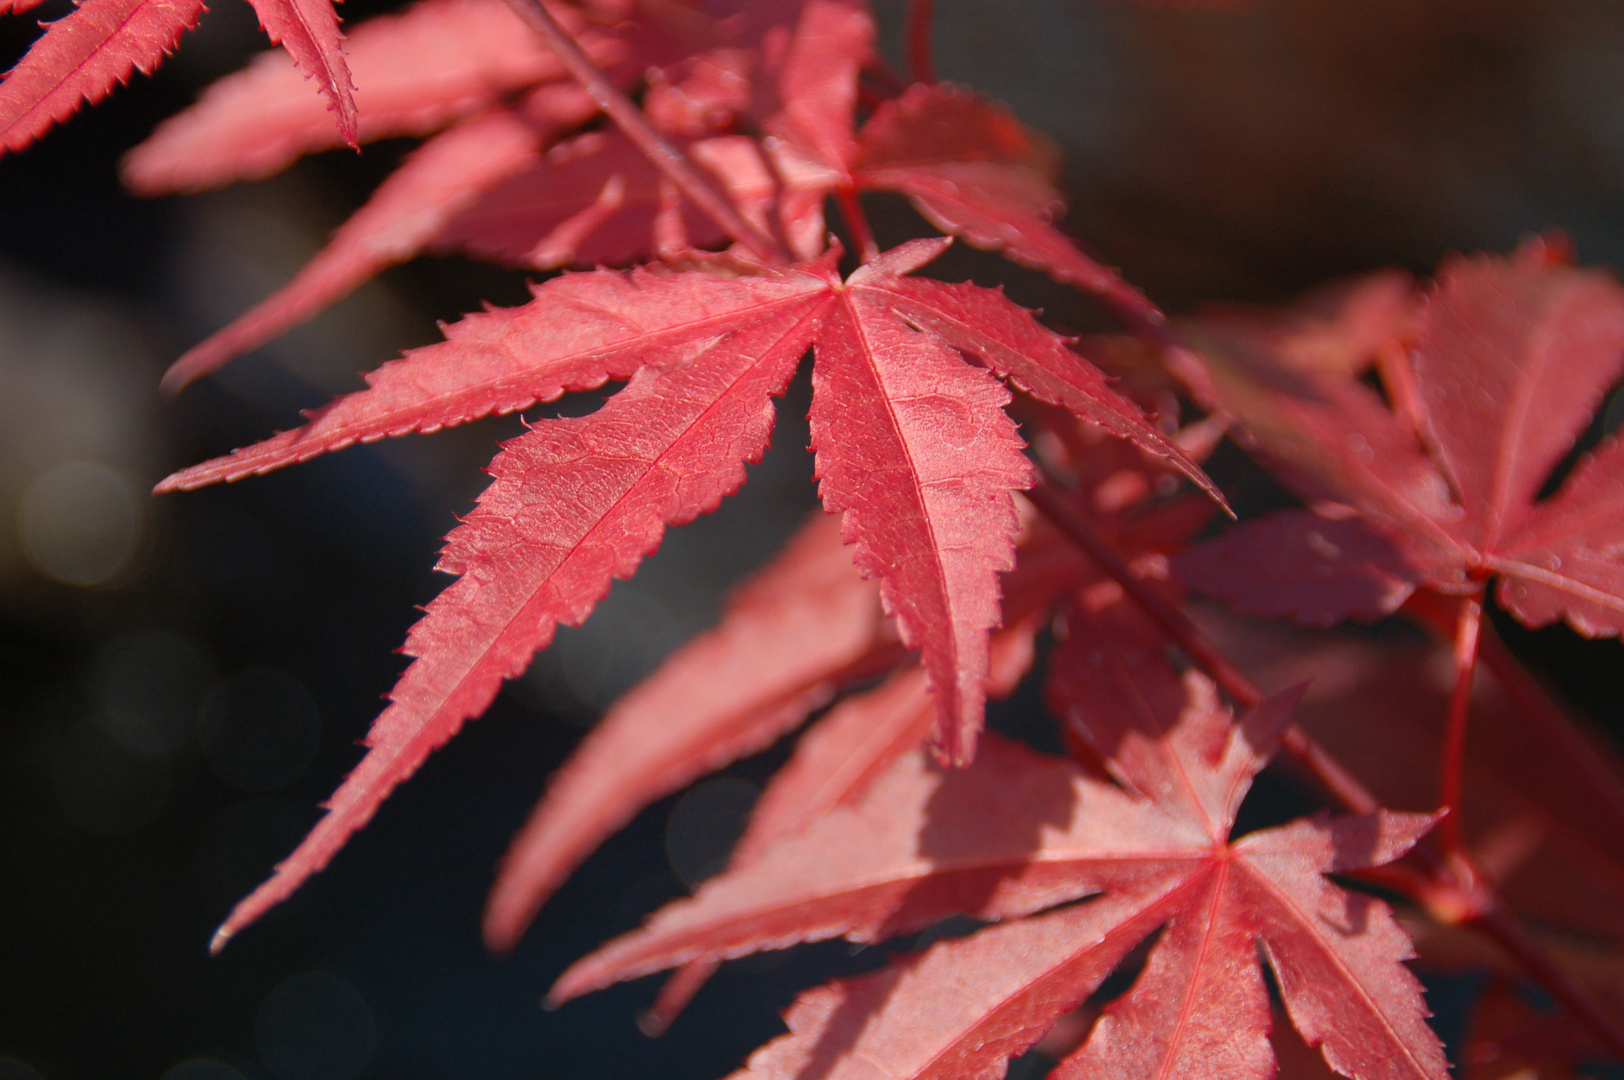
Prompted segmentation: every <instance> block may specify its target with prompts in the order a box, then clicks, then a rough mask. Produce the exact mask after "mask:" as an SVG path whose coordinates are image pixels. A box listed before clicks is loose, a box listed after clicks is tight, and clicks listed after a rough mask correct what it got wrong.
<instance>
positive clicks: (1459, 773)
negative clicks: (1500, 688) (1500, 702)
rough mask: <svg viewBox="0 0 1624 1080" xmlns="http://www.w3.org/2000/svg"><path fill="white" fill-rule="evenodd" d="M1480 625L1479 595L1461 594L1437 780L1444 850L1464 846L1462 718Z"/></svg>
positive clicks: (1467, 709)
mask: <svg viewBox="0 0 1624 1080" xmlns="http://www.w3.org/2000/svg"><path fill="white" fill-rule="evenodd" d="M1482 625H1483V601H1482V599H1481V598H1480V597H1478V596H1467V597H1463V598H1462V599H1461V603H1460V617H1459V619H1458V620H1457V621H1456V624H1455V688H1454V690H1452V691H1451V692H1450V695H1449V712H1448V714H1447V721H1446V724H1445V727H1444V752H1443V761H1442V764H1441V769H1442V773H1441V776H1440V780H1439V784H1438V793H1439V800H1440V802H1441V803H1442V805H1443V808H1444V809H1445V810H1446V811H1448V816H1447V817H1445V818H1444V819H1443V821H1441V822H1439V823H1438V834H1439V836H1440V838H1441V839H1442V840H1443V844H1444V851H1445V852H1446V853H1448V854H1456V853H1461V852H1464V851H1465V850H1466V834H1465V833H1464V832H1462V831H1461V817H1460V803H1461V789H1462V785H1463V783H1464V780H1463V777H1464V775H1465V771H1466V720H1467V717H1468V716H1469V715H1470V713H1471V710H1472V682H1473V680H1474V677H1475V676H1476V674H1477V639H1478V632H1479V630H1480V629H1481V627H1482Z"/></svg>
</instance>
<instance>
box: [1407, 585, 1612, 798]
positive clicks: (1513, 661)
mask: <svg viewBox="0 0 1624 1080" xmlns="http://www.w3.org/2000/svg"><path fill="white" fill-rule="evenodd" d="M1455 604H1456V601H1455V599H1454V598H1453V597H1448V598H1445V597H1442V596H1439V595H1438V594H1436V593H1431V592H1427V591H1425V590H1423V591H1420V592H1417V593H1415V594H1414V595H1413V596H1411V597H1410V598H1409V599H1408V600H1406V601H1405V602H1404V613H1405V614H1406V615H1408V616H1410V617H1411V618H1412V619H1415V620H1416V621H1417V622H1419V623H1421V624H1422V625H1423V626H1425V627H1427V628H1428V629H1429V630H1431V631H1432V632H1433V633H1435V634H1437V635H1438V637H1440V638H1443V639H1444V640H1448V639H1449V636H1450V634H1451V633H1453V631H1454V627H1455V623H1456V621H1457V620H1458V617H1459V616H1458V614H1457V613H1456V611H1455V610H1454V609H1455ZM1477 656H1478V660H1479V661H1480V662H1481V663H1482V664H1483V666H1484V667H1486V668H1488V669H1489V673H1490V674H1492V675H1493V676H1494V678H1495V681H1497V682H1498V683H1499V684H1500V688H1501V689H1502V690H1504V691H1505V692H1506V694H1507V696H1508V697H1510V698H1511V701H1512V703H1513V704H1514V705H1515V706H1516V709H1517V713H1518V715H1519V716H1520V717H1521V719H1522V720H1524V721H1525V722H1527V723H1528V724H1529V725H1530V726H1531V727H1532V728H1533V729H1534V730H1533V732H1531V733H1530V734H1531V736H1532V737H1534V738H1537V739H1539V740H1541V741H1544V742H1549V743H1553V744H1555V745H1556V746H1558V747H1560V748H1561V750H1562V753H1563V757H1564V761H1563V765H1564V767H1565V768H1567V769H1568V770H1570V771H1571V772H1572V773H1573V775H1574V778H1575V781H1576V782H1579V781H1582V782H1583V784H1584V786H1585V787H1586V789H1587V790H1588V791H1589V793H1590V794H1591V795H1593V796H1595V797H1596V798H1597V799H1598V800H1600V801H1601V802H1602V803H1603V804H1604V805H1605V806H1606V807H1607V809H1608V811H1609V812H1610V813H1611V815H1612V818H1613V825H1614V827H1616V828H1618V829H1621V830H1624V784H1620V783H1619V780H1618V776H1617V774H1616V773H1615V772H1614V771H1613V769H1612V768H1610V767H1609V762H1608V760H1607V759H1606V758H1605V757H1604V756H1603V754H1602V752H1601V748H1600V747H1599V746H1597V745H1596V744H1595V743H1594V742H1593V741H1592V737H1591V736H1589V735H1588V734H1587V733H1586V732H1585V731H1583V730H1582V729H1581V726H1580V724H1579V722H1578V720H1577V719H1576V718H1575V717H1573V716H1570V715H1569V714H1568V713H1567V711H1566V710H1565V709H1563V708H1562V706H1561V705H1559V704H1557V702H1556V701H1554V700H1552V698H1551V695H1550V693H1549V692H1547V691H1546V689H1545V688H1544V687H1543V686H1542V685H1540V683H1539V681H1538V680H1537V679H1535V678H1534V676H1533V675H1531V674H1530V673H1529V671H1528V669H1527V668H1525V667H1523V665H1522V663H1521V661H1519V660H1518V659H1517V658H1516V657H1515V656H1512V655H1511V651H1510V650H1509V649H1507V648H1506V646H1505V643H1504V642H1502V641H1501V640H1500V636H1499V635H1498V634H1496V633H1495V631H1494V624H1493V623H1492V622H1491V623H1488V624H1486V625H1485V626H1484V628H1483V631H1482V635H1481V637H1480V638H1479V640H1478V644H1477Z"/></svg>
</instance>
